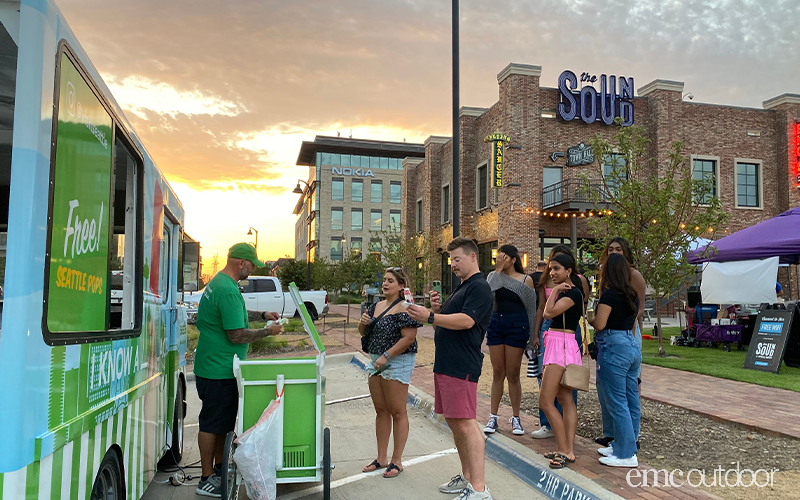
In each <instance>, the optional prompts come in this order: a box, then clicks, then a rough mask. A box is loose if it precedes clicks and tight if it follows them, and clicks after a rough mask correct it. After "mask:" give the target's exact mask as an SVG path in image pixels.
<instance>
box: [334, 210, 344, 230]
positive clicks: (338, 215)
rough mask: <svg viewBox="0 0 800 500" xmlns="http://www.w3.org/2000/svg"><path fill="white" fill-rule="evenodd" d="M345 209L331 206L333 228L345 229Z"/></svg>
mask: <svg viewBox="0 0 800 500" xmlns="http://www.w3.org/2000/svg"><path fill="white" fill-rule="evenodd" d="M343 216H344V210H342V209H341V208H331V230H333V231H341V230H342V229H343V226H342V219H343Z"/></svg>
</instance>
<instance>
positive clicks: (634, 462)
mask: <svg viewBox="0 0 800 500" xmlns="http://www.w3.org/2000/svg"><path fill="white" fill-rule="evenodd" d="M600 463H601V464H603V465H608V466H609V467H639V459H638V458H636V455H634V456H632V457H631V458H617V457H615V456H614V455H611V456H610V457H600Z"/></svg>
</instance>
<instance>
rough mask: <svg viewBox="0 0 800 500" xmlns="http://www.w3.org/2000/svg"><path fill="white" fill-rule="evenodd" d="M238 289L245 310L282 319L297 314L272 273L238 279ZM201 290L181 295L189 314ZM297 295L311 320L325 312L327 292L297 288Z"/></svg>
mask: <svg viewBox="0 0 800 500" xmlns="http://www.w3.org/2000/svg"><path fill="white" fill-rule="evenodd" d="M239 290H241V291H242V298H244V304H245V307H246V308H247V310H248V311H270V312H277V313H278V314H280V315H281V317H282V318H292V317H295V316H299V312H298V311H297V307H295V305H294V301H293V300H292V297H291V296H290V295H289V292H284V291H283V287H282V286H281V282H280V280H279V279H278V278H276V277H274V276H250V277H249V278H248V279H246V280H241V281H239ZM202 296H203V290H200V291H198V292H190V293H185V294H184V299H183V302H184V303H185V304H186V305H187V306H188V307H189V317H190V319H192V316H193V315H194V314H196V312H197V306H198V304H199V303H200V297H202ZM300 297H301V298H302V299H303V303H304V304H305V305H306V309H308V314H309V315H310V316H311V319H313V320H315V321H316V320H317V319H318V318H319V316H320V315H322V314H326V313H327V312H328V292H325V291H305V292H304V291H301V292H300Z"/></svg>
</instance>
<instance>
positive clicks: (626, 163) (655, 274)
mask: <svg viewBox="0 0 800 500" xmlns="http://www.w3.org/2000/svg"><path fill="white" fill-rule="evenodd" d="M649 142H650V141H649V139H648V138H647V137H645V136H644V130H643V129H642V128H641V127H636V126H631V127H620V128H619V131H618V132H617V134H616V135H615V136H614V138H613V139H612V141H606V140H604V139H603V138H601V137H599V136H597V137H595V138H594V139H592V141H591V144H592V149H593V150H594V154H595V158H598V159H599V161H598V164H599V165H598V168H599V173H600V176H601V178H602V179H603V182H602V183H601V184H600V185H598V184H597V183H596V181H590V180H589V179H588V178H585V179H584V186H583V190H584V192H585V193H586V194H587V195H588V197H589V198H590V199H592V200H593V201H594V202H595V205H596V206H597V207H598V208H604V207H608V208H607V209H602V210H601V212H600V214H599V216H597V217H590V218H589V219H588V224H589V227H590V229H591V230H592V232H593V233H594V234H596V235H607V236H608V237H609V238H611V237H615V236H622V237H623V238H625V239H626V240H628V242H630V244H631V251H632V253H633V259H634V262H633V265H634V266H635V267H636V269H638V270H639V272H641V273H642V276H643V277H644V280H645V282H646V283H647V284H648V285H649V286H650V287H652V288H653V291H654V293H653V296H654V298H655V299H656V324H657V325H658V352H659V355H660V356H663V355H664V354H665V353H664V347H663V336H662V328H661V314H660V312H659V311H660V307H661V305H662V303H663V301H664V299H665V298H667V297H668V296H669V295H670V294H672V293H673V292H675V291H676V290H678V289H679V288H682V287H683V286H685V285H686V284H687V283H688V282H689V281H690V280H691V279H692V278H693V277H694V274H695V266H693V265H691V264H689V263H688V262H687V260H686V253H687V252H688V251H689V249H690V245H691V244H692V243H693V242H694V241H696V240H697V239H698V238H700V237H706V238H711V237H712V236H713V234H714V233H715V232H718V231H719V230H720V228H721V226H722V224H724V223H725V221H726V219H727V214H725V212H723V211H722V209H721V207H720V201H719V198H718V197H717V196H715V193H714V192H713V186H714V182H713V180H714V179H713V178H704V179H695V178H693V176H692V167H691V165H690V164H689V161H688V158H687V156H686V155H685V154H684V151H683V148H684V144H683V143H682V142H674V143H673V144H672V148H671V152H670V154H669V158H668V160H667V161H666V162H665V164H664V165H661V166H659V165H657V164H656V160H655V158H653V157H652V156H651V154H650V150H649ZM603 164H605V165H606V168H605V172H604V165H603ZM659 170H660V172H659ZM604 174H605V175H604ZM606 243H607V241H603V242H599V244H598V245H599V248H596V249H595V251H598V250H601V249H602V248H604V247H605V245H606ZM598 254H599V252H598Z"/></svg>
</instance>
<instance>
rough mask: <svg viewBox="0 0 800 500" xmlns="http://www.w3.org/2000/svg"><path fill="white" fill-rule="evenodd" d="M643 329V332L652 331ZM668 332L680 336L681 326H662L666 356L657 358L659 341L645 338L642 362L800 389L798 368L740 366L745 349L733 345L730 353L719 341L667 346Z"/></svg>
mask: <svg viewBox="0 0 800 500" xmlns="http://www.w3.org/2000/svg"><path fill="white" fill-rule="evenodd" d="M647 330H650V329H645V334H647V333H652V332H648V331H647ZM671 335H680V328H678V327H671V328H664V335H663V337H664V350H665V351H666V352H667V356H678V357H677V358H673V357H665V358H659V357H658V340H656V339H655V338H653V339H652V340H644V341H643V345H642V361H643V362H644V363H647V364H650V365H657V366H663V367H665V368H675V369H677V370H684V371H688V372H694V373H702V374H703V375H711V376H712V377H719V378H726V379H730V380H739V381H741V382H748V383H751V384H756V385H763V386H766V387H777V388H780V389H788V390H790V391H795V392H800V368H791V367H788V366H786V365H785V364H784V365H781V372H780V374H777V375H776V374H774V373H767V372H762V371H758V370H746V369H744V368H742V366H743V365H744V358H745V357H746V356H747V351H737V350H736V347H735V346H733V349H732V350H731V352H725V351H723V350H722V344H720V345H719V346H718V347H717V348H716V349H714V348H711V347H679V346H671V345H669V337H670V336H671Z"/></svg>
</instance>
